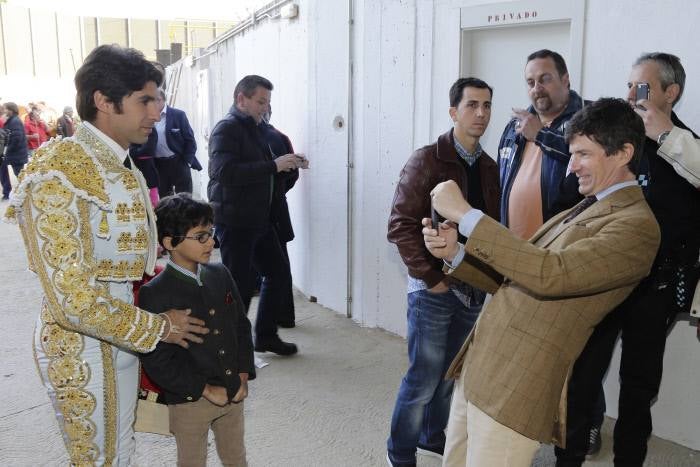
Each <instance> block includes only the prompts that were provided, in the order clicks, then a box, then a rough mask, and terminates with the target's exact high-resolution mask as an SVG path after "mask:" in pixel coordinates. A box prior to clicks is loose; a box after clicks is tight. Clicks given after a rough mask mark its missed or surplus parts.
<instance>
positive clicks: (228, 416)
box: [168, 397, 248, 467]
mask: <svg viewBox="0 0 700 467" xmlns="http://www.w3.org/2000/svg"><path fill="white" fill-rule="evenodd" d="M168 409H169V411H170V431H171V432H172V433H173V435H175V442H176V444H177V465H178V467H205V466H206V464H207V438H208V436H209V428H210V427H211V430H212V431H213V432H214V438H215V440H216V452H217V453H218V454H219V459H221V463H222V464H223V465H225V466H231V467H246V466H247V465H248V463H247V461H246V456H245V443H244V441H243V438H244V436H243V435H244V430H243V402H241V403H240V404H228V405H226V406H224V407H219V406H217V405H214V404H212V403H211V402H209V401H208V400H206V399H205V398H204V397H202V398H200V399H199V400H197V401H195V402H185V403H183V404H174V405H169V406H168Z"/></svg>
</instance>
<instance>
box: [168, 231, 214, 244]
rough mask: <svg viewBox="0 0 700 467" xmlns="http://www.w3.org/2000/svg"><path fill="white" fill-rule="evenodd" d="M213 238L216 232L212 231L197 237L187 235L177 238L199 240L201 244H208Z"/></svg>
mask: <svg viewBox="0 0 700 467" xmlns="http://www.w3.org/2000/svg"><path fill="white" fill-rule="evenodd" d="M213 236H214V231H213V230H210V231H209V232H201V233H198V234H197V235H192V236H191V237H188V236H187V235H176V236H175V238H187V239H189V240H197V241H198V242H199V243H207V242H208V241H209V239H210V238H212V237H213Z"/></svg>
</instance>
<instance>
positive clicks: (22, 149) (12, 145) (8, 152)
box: [0, 102, 29, 199]
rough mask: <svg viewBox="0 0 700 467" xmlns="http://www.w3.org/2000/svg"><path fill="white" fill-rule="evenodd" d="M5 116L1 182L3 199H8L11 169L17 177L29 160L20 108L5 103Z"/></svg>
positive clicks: (12, 103)
mask: <svg viewBox="0 0 700 467" xmlns="http://www.w3.org/2000/svg"><path fill="white" fill-rule="evenodd" d="M3 111H4V114H5V125H4V127H3V130H4V131H5V149H4V154H3V157H2V165H0V182H2V199H8V198H9V196H10V191H11V190H12V185H11V182H10V175H9V170H8V168H9V167H12V172H14V174H15V176H19V173H20V171H21V170H22V168H23V167H24V164H26V163H27V160H28V154H29V152H28V150H27V138H26V136H25V133H24V128H25V126H24V125H23V124H22V122H21V121H20V119H19V107H18V106H17V104H15V103H14V102H5V104H4V105H3Z"/></svg>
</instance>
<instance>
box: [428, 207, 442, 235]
mask: <svg viewBox="0 0 700 467" xmlns="http://www.w3.org/2000/svg"><path fill="white" fill-rule="evenodd" d="M430 217H431V219H432V223H433V228H434V229H435V230H437V233H438V235H440V222H442V221H444V220H445V218H444V217H442V216H441V215H440V214H438V212H437V211H436V210H435V209H434V208H433V207H432V206H431V207H430Z"/></svg>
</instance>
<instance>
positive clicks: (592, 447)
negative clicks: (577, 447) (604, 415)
mask: <svg viewBox="0 0 700 467" xmlns="http://www.w3.org/2000/svg"><path fill="white" fill-rule="evenodd" d="M602 444H603V440H602V438H601V436H600V427H599V426H593V427H591V431H590V432H589V433H588V452H587V453H586V459H589V458H591V457H593V456H595V455H596V454H598V453H599V452H600V447H601V446H602Z"/></svg>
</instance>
